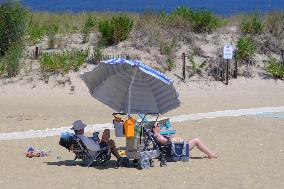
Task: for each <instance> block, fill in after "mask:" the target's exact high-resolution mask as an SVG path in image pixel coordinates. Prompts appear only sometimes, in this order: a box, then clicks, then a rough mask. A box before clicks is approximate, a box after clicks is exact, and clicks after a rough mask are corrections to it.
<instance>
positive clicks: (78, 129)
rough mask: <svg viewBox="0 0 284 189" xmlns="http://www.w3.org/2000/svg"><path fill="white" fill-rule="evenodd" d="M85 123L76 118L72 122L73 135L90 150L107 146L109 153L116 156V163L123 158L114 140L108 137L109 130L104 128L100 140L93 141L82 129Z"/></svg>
mask: <svg viewBox="0 0 284 189" xmlns="http://www.w3.org/2000/svg"><path fill="white" fill-rule="evenodd" d="M86 126H87V125H86V124H84V123H83V122H82V121H81V120H76V121H74V122H73V126H72V128H71V129H72V130H74V132H75V135H76V136H77V137H78V138H80V139H81V140H82V142H83V143H84V145H85V146H86V148H87V149H88V150H90V151H99V150H100V147H105V146H109V147H110V149H111V153H112V154H113V155H114V156H115V157H116V158H117V161H118V163H119V162H120V161H122V160H124V158H122V157H121V156H120V155H119V153H118V150H117V148H116V145H115V142H114V141H113V140H112V139H110V130H109V129H105V130H104V132H103V135H102V139H101V142H98V141H96V142H95V141H94V140H93V139H91V138H89V137H87V136H85V135H84V129H85V127H86Z"/></svg>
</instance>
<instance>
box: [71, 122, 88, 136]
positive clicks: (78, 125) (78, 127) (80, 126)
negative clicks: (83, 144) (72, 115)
mask: <svg viewBox="0 0 284 189" xmlns="http://www.w3.org/2000/svg"><path fill="white" fill-rule="evenodd" d="M72 125H73V126H72V128H71V129H72V130H74V132H75V134H76V135H82V134H84V129H85V127H86V126H87V125H86V124H84V123H83V122H82V121H81V120H76V121H74V122H73V124H72Z"/></svg>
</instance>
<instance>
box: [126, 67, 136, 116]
mask: <svg viewBox="0 0 284 189" xmlns="http://www.w3.org/2000/svg"><path fill="white" fill-rule="evenodd" d="M136 72H137V68H135V70H134V74H133V76H132V77H131V82H130V85H129V88H128V118H129V117H130V98H131V89H132V86H133V83H134V81H135V77H136Z"/></svg>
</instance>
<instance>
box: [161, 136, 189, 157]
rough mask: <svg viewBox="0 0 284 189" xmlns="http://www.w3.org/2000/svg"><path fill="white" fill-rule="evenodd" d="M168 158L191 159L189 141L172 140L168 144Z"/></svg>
mask: <svg viewBox="0 0 284 189" xmlns="http://www.w3.org/2000/svg"><path fill="white" fill-rule="evenodd" d="M166 158H167V161H189V143H188V141H187V140H183V141H171V142H170V143H169V144H168V149H167V153H166Z"/></svg>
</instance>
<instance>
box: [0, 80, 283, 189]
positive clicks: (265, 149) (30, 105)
mask: <svg viewBox="0 0 284 189" xmlns="http://www.w3.org/2000/svg"><path fill="white" fill-rule="evenodd" d="M31 85H32V84H25V85H23V84H19V83H18V84H17V83H14V84H5V85H1V87H0V133H7V132H16V131H27V130H32V129H33V130H38V129H46V128H57V127H64V126H68V125H71V124H72V122H73V121H74V120H76V119H82V120H83V121H84V122H86V123H87V124H96V123H108V122H111V120H112V116H111V113H112V110H111V109H110V108H108V107H107V106H105V105H102V104H101V103H100V102H98V101H97V100H95V99H94V98H92V97H91V96H90V95H89V93H88V90H87V88H86V87H85V86H84V85H83V83H82V81H80V80H79V77H78V76H74V77H73V78H72V85H74V86H75V91H74V92H72V91H70V90H69V88H68V87H65V88H59V87H54V88H52V87H50V86H48V85H37V87H35V88H33V89H32V87H31ZM177 91H178V92H179V94H180V99H181V102H182V104H181V107H180V108H178V109H176V110H173V111H171V112H169V113H167V114H166V115H163V116H174V115H183V114H191V113H201V112H211V111H221V110H228V109H232V110H233V109H241V108H257V107H273V106H283V105H284V83H283V82H281V81H275V80H261V79H258V78H254V79H245V78H240V79H238V80H230V81H229V86H225V85H224V84H222V83H220V82H208V83H207V82H197V83H179V84H178V85H177ZM283 113H284V112H283ZM283 113H282V114H283ZM174 127H175V129H176V130H177V136H180V137H182V138H192V137H199V138H200V139H201V140H203V141H204V142H205V143H206V144H207V145H208V146H209V147H210V148H211V149H212V150H214V151H216V152H217V153H218V154H219V158H217V159H212V160H209V159H207V158H203V157H204V154H202V153H200V152H199V151H198V150H196V149H194V150H192V151H191V159H190V160H189V162H176V163H168V166H167V167H163V168H160V167H159V162H155V163H156V164H155V167H154V168H151V169H149V170H138V169H136V168H118V169H116V168H115V165H116V163H115V159H114V157H113V158H112V160H111V161H110V162H109V164H108V165H107V167H105V168H100V167H95V168H93V167H92V168H86V167H82V166H80V162H76V163H75V162H74V161H73V158H74V155H73V154H72V153H71V152H68V150H66V149H65V148H63V147H61V146H59V145H58V141H59V136H54V137H47V138H34V139H22V140H9V141H0V144H1V145H0V155H1V158H0V163H1V164H0V169H1V171H0V186H1V188H5V189H6V188H106V189H108V188H137V189H138V188H250V189H251V188H277V189H278V188H279V189H280V188H284V182H283V175H284V161H283V160H284V137H283V136H284V119H280V118H279V119H277V118H269V117H262V116H257V115H250V116H241V117H226V118H215V119H202V120H198V121H185V122H176V123H174ZM88 134H89V135H90V134H91V133H88ZM112 137H113V131H112ZM115 141H116V143H117V146H125V141H124V139H121V138H115ZM28 146H34V147H35V148H40V149H46V150H50V151H51V155H50V156H48V157H42V158H32V159H29V158H25V157H24V153H25V151H26V149H27V147H28Z"/></svg>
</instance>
